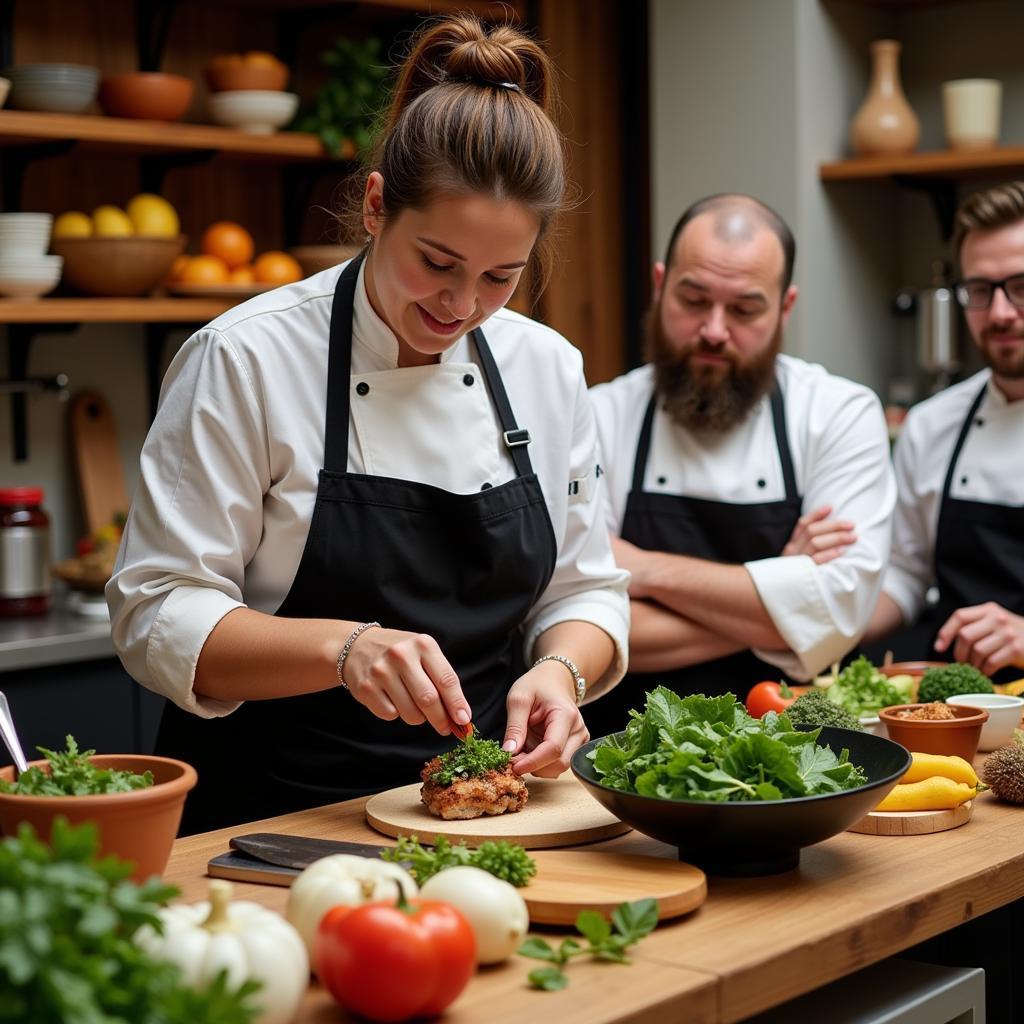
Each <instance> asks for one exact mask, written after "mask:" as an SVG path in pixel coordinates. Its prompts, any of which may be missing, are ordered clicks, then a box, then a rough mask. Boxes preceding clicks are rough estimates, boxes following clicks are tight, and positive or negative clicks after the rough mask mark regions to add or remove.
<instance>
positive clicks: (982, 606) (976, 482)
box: [869, 181, 1024, 678]
mask: <svg viewBox="0 0 1024 1024" xmlns="http://www.w3.org/2000/svg"><path fill="white" fill-rule="evenodd" d="M955 248H956V252H957V254H958V257H959V261H960V269H961V280H960V281H959V282H958V284H957V285H956V288H955V294H956V298H957V301H958V302H959V304H960V305H961V306H962V307H963V310H964V316H965V318H966V320H967V326H968V328H969V330H970V333H971V337H972V339H973V341H974V344H975V346H976V347H977V349H978V351H979V352H980V353H981V356H982V358H983V359H984V360H985V362H986V363H987V364H988V365H987V366H986V368H985V369H983V370H981V371H980V372H979V373H976V374H975V375H974V376H972V377H969V378H968V379H967V380H965V381H962V382H961V383H959V384H956V385H954V386H953V387H950V388H947V389H946V390H945V391H942V392H940V393H939V394H937V395H935V396H933V397H932V398H929V399H928V400H927V401H925V402H922V403H921V404H920V405H917V406H915V407H914V408H913V409H911V410H910V413H909V414H908V416H907V419H906V422H905V424H904V426H903V430H902V431H901V433H900V438H899V441H898V443H897V445H896V456H895V457H896V479H897V482H898V486H899V501H898V504H897V506H896V515H895V519H894V522H893V550H892V564H891V565H890V566H889V569H888V571H887V573H886V576H885V582H884V584H883V589H882V595H881V597H880V599H879V602H878V608H877V610H876V612H875V614H874V616H873V618H872V621H871V626H870V629H869V639H872V640H879V639H882V638H885V646H887V647H889V648H891V649H892V650H893V651H894V653H895V654H896V655H897V657H898V658H915V659H916V658H935V657H940V658H951V659H952V660H954V661H964V662H969V663H971V664H972V665H975V666H976V667H978V668H979V669H981V671H983V672H984V673H985V674H986V675H992V674H994V673H997V672H999V671H1001V670H1003V671H1006V672H1007V673H1008V678H1013V677H1016V676H1019V675H1020V671H1019V670H1020V669H1021V668H1024V479H1022V475H1021V471H1020V452H1021V448H1022V446H1024V182H1021V181H1018V182H1011V183H1008V184H1004V185H998V186H996V187H994V188H991V189H987V190H985V191H983V192H978V193H976V194H975V195H973V196H971V197H970V198H969V199H967V200H966V201H965V202H964V204H963V206H962V207H961V208H960V210H959V212H958V214H957V221H956V236H955ZM932 587H935V588H937V591H938V601H937V602H935V603H932V604H927V603H926V595H927V593H928V591H929V590H930V589H931V588H932ZM901 627H902V628H901ZM894 630H900V631H899V632H897V633H895V635H892V636H888V634H890V633H892V632H893V631H894Z"/></svg>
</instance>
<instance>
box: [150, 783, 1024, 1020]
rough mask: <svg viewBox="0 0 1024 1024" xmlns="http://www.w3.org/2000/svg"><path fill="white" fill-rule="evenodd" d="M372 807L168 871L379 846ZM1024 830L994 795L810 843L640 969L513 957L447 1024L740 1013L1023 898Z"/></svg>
mask: <svg viewBox="0 0 1024 1024" xmlns="http://www.w3.org/2000/svg"><path fill="white" fill-rule="evenodd" d="M364 802H365V801H363V800H353V801H348V802H346V803H342V804H335V805H332V806H328V807H322V808H318V809H316V810H312V811H303V812H300V813H297V814H290V815H285V816H283V817H280V818H273V819H268V820H267V821H262V822H258V823H254V824H253V825H251V826H241V827H237V828H232V829H225V830H223V831H220V832H209V833H206V834H204V835H201V836H192V837H190V838H187V839H181V840H178V842H177V843H176V844H175V848H174V852H173V854H172V856H171V861H170V864H169V865H168V869H167V871H166V873H165V878H166V879H167V880H168V881H170V882H172V883H174V884H175V885H178V886H179V887H180V888H181V889H182V894H183V897H184V898H185V899H186V900H188V901H193V900H198V899H201V898H203V897H204V895H205V891H206V883H207V880H206V878H205V871H206V862H207V861H208V860H209V859H210V857H212V856H214V855H215V854H218V853H223V852H224V851H225V850H226V849H227V840H228V837H230V836H232V835H236V834H241V833H244V832H250V831H251V832H257V831H258V832H288V833H292V834H296V835H307V836H314V837H322V838H333V839H354V840H361V841H364V842H366V841H371V842H380V841H381V837H380V836H379V835H378V834H377V833H376V832H374V831H373V830H372V829H370V828H369V827H368V826H367V825H366V824H365V822H364V820H363V814H362V809H363V804H364ZM1022 826H1024V808H1015V807H1011V806H1008V805H1005V804H1001V803H999V802H997V801H996V799H995V798H994V797H993V796H992V795H991V794H990V793H985V794H982V796H980V797H979V798H978V799H977V801H976V805H975V810H974V816H973V818H972V820H971V821H970V822H968V824H966V825H964V826H962V827H961V828H958V829H954V830H952V831H949V832H940V833H936V834H934V835H925V836H892V837H889V836H867V835H858V834H855V833H851V832H847V833H843V834H842V835H839V836H835V837H834V838H832V839H830V840H827V841H826V842H824V843H819V844H818V845H817V846H813V847H810V848H808V849H806V850H804V852H803V855H802V857H801V862H800V867H799V869H797V870H795V871H790V872H787V873H785V874H782V875H774V876H768V877H763V878H749V879H731V878H715V877H710V878H709V879H708V883H709V893H708V900H707V902H706V903H705V905H704V906H703V907H702V908H701V909H699V910H697V911H696V912H694V913H693V914H690V915H688V916H687V917H684V918H681V919H678V920H676V921H673V922H666V923H664V924H662V925H659V927H658V928H657V930H656V931H655V932H653V933H652V934H651V935H649V936H648V937H647V938H645V939H644V940H643V941H642V942H641V943H640V944H639V946H637V947H634V950H633V964H632V966H628V967H626V966H622V965H618V964H601V963H591V962H586V961H585V960H584V958H580V960H577V961H575V962H573V963H572V964H571V965H570V966H569V968H568V974H569V986H568V988H566V989H564V990H563V991H561V992H536V991H533V990H531V989H529V988H528V987H527V984H526V975H527V972H528V971H529V970H531V969H532V968H533V967H534V966H537V962H536V961H532V960H526V959H525V958H523V957H513V958H512V959H510V960H508V961H506V963H504V964H502V965H498V966H496V967H491V968H486V969H484V970H482V971H481V972H479V973H478V975H477V976H476V977H475V978H474V979H473V980H472V981H471V982H470V985H469V987H468V988H467V989H466V991H465V992H464V993H463V994H462V996H460V998H459V999H458V1000H457V1001H456V1002H455V1004H454V1005H453V1006H452V1007H451V1008H450V1009H449V1010H448V1012H447V1013H446V1014H445V1015H444V1020H445V1021H446V1022H447V1024H470V1022H474V1024H475V1022H484V1021H486V1022H487V1024H501V1022H506V1021H507V1022H509V1024H512V1022H515V1024H523V1022H524V1021H530V1020H531V1019H533V1020H536V1019H538V1017H540V1018H541V1019H545V1020H554V1019H557V1020H558V1021H559V1022H560V1024H602V1022H613V1021H620V1022H621V1021H629V1022H636V1024H640V1022H648V1021H649V1022H652V1024H653V1022H654V1021H659V1022H660V1021H663V1020H665V1019H677V1020H686V1021H687V1022H688V1024H717V1022H722V1024H727V1022H734V1021H739V1020H742V1019H743V1018H744V1017H747V1016H749V1015H751V1014H753V1013H758V1012H760V1011H762V1010H765V1009H767V1008H769V1007H771V1006H775V1005H778V1004H779V1003H783V1002H785V1001H787V1000H789V999H792V998H794V997H796V996H798V995H801V994H802V993H804V992H808V991H811V990H812V989H815V988H818V987H820V986H821V985H824V984H827V983H828V982H830V981H834V980H835V979H836V978H839V977H842V976H843V975H846V974H849V973H851V972H853V971H856V970H859V969H860V968H862V967H866V966H868V965H869V964H872V963H874V962H876V961H878V960H881V959H884V958H885V957H887V956H891V955H892V954H894V953H897V952H899V951H900V950H903V949H906V948H907V947H909V946H912V945H914V944H916V943H918V942H921V941H923V940H924V939H927V938H930V937H932V936H933V935H937V934H939V933H940V932H943V931H946V930H948V929H950V928H952V927H954V926H955V925H957V924H960V923H961V922H963V921H966V920H968V919H969V918H971V917H976V916H978V915H980V914H984V913H987V912H988V911H990V910H994V909H996V908H997V907H999V906H1003V905H1004V904H1007V903H1010V902H1012V901H1013V900H1015V899H1018V898H1020V897H1021V896H1024V827H1022ZM587 848H588V849H591V850H600V849H615V850H619V851H621V852H624V853H625V852H628V853H645V854H652V855H656V856H674V855H675V850H674V849H673V848H672V847H669V846H666V845H664V844H662V843H659V842H656V841H654V840H652V839H648V838H647V837H645V836H642V835H640V834H639V833H636V832H633V833H629V834H627V835H625V836H621V837H619V838H617V839H613V840H609V841H606V842H601V843H595V844H592V845H591V846H589V847H587ZM236 897H237V898H240V899H254V900H257V901H258V902H260V903H263V904H264V905H266V906H269V907H273V908H274V909H276V910H283V909H284V904H285V900H286V898H287V891H286V890H285V889H282V888H278V887H274V886H263V885H252V884H245V883H236ZM543 932H544V933H545V934H548V933H551V930H550V929H544V930H543ZM551 934H553V935H554V936H555V937H557V936H558V934H559V933H558V932H557V931H556V932H553V933H551ZM348 1019H349V1018H348V1017H346V1015H345V1014H344V1012H343V1011H342V1010H341V1009H340V1008H339V1007H337V1006H336V1005H335V1004H334V1003H333V1001H332V1000H331V999H330V996H329V995H327V993H325V992H324V991H323V990H322V989H320V988H319V987H318V986H315V985H314V986H313V987H312V988H311V989H310V994H309V996H308V998H307V1000H306V1002H305V1004H304V1005H303V1010H302V1012H301V1014H300V1016H299V1018H298V1020H299V1022H301V1024H326V1022H329V1021H331V1022H338V1021H343V1020H348Z"/></svg>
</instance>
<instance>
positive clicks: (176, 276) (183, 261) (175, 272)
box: [164, 253, 192, 284]
mask: <svg viewBox="0 0 1024 1024" xmlns="http://www.w3.org/2000/svg"><path fill="white" fill-rule="evenodd" d="M191 259H192V257H191V256H188V255H186V254H185V253H182V254H181V255H180V256H175V257H174V262H173V263H172V264H171V269H170V270H168V271H167V277H165V278H164V281H165V282H166V283H167V284H172V283H173V282H175V281H180V280H181V274H182V271H183V270H184V269H185V267H186V266H187V264H188V262H189V260H191Z"/></svg>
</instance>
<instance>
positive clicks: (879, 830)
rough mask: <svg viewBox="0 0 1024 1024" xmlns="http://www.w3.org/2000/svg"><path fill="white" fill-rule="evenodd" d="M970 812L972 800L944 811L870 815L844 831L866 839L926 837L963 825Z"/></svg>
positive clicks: (872, 813)
mask: <svg viewBox="0 0 1024 1024" xmlns="http://www.w3.org/2000/svg"><path fill="white" fill-rule="evenodd" d="M973 812H974V801H973V800H968V801H967V803H965V804H961V805H960V806H959V807H953V808H951V809H948V810H944V811H869V812H868V813H867V814H866V815H865V816H864V817H863V818H861V819H860V821H858V822H857V824H856V825H851V826H850V827H849V828H848V829H847V830H846V831H847V832H861V833H863V834H864V835H866V836H925V835H929V834H930V833H932V832H945V831H946V830H947V829H950V828H959V827H960V826H961V825H966V824H967V822H969V821H970V820H971V814H972V813H973Z"/></svg>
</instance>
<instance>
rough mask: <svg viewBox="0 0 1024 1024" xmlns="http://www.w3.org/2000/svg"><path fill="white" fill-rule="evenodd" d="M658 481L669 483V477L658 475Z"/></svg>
mask: <svg viewBox="0 0 1024 1024" xmlns="http://www.w3.org/2000/svg"><path fill="white" fill-rule="evenodd" d="M658 483H659V484H667V483H668V477H665V476H659V477H658Z"/></svg>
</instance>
